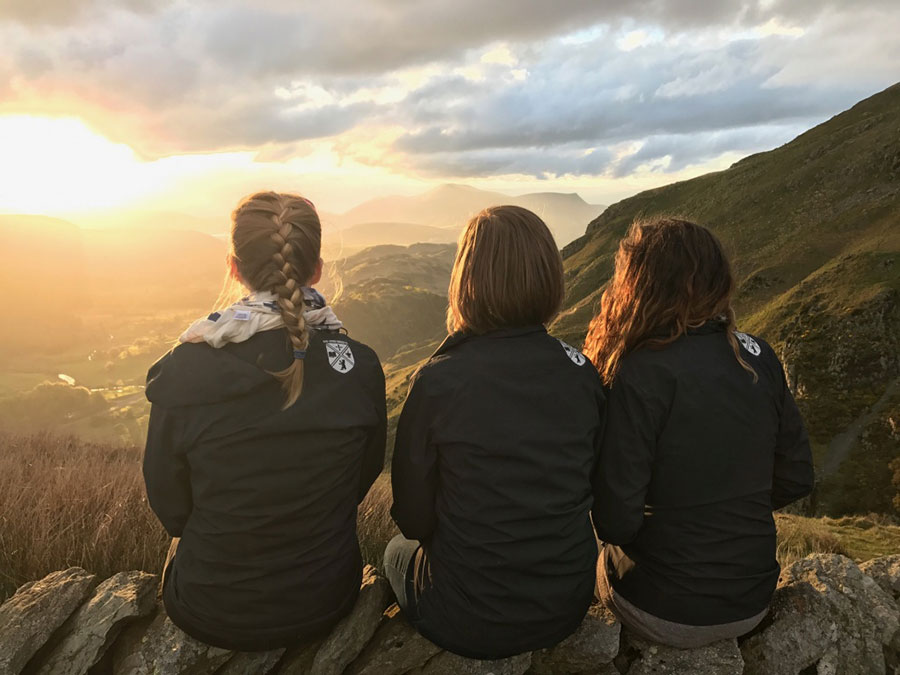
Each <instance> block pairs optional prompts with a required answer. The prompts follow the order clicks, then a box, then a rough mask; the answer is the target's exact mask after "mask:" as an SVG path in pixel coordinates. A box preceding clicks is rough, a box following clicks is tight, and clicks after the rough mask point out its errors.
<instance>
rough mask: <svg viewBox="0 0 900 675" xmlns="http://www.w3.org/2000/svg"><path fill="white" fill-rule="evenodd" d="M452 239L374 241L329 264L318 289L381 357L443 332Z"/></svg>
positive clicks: (349, 327) (431, 339)
mask: <svg viewBox="0 0 900 675" xmlns="http://www.w3.org/2000/svg"><path fill="white" fill-rule="evenodd" d="M455 253H456V247H455V246H454V245H452V244H415V245H413V246H408V247H403V246H375V247H372V248H369V249H366V250H364V251H362V252H360V253H357V254H355V255H352V256H350V257H348V258H344V259H342V260H339V261H337V262H334V263H330V264H329V265H328V266H327V267H326V269H325V275H324V278H323V281H322V283H320V284H319V288H320V290H321V291H322V292H323V293H325V296H326V297H327V298H329V300H330V301H331V302H332V304H333V305H334V308H335V311H336V312H337V314H338V316H339V317H340V318H341V321H342V322H343V323H344V326H345V327H346V328H347V330H348V331H349V332H350V335H351V337H353V338H355V339H358V340H361V341H362V342H365V343H367V344H368V345H369V346H371V347H372V348H373V349H374V350H375V351H376V352H377V353H378V355H379V357H380V358H381V359H382V360H383V361H387V360H388V359H390V358H392V356H393V355H394V354H395V353H396V352H398V351H400V350H408V349H409V348H410V347H411V346H413V345H418V344H420V343H423V342H425V343H432V342H434V341H435V340H438V339H440V338H441V337H443V335H444V317H445V316H446V312H447V284H448V281H449V277H450V268H451V266H452V265H453V258H454V256H455Z"/></svg>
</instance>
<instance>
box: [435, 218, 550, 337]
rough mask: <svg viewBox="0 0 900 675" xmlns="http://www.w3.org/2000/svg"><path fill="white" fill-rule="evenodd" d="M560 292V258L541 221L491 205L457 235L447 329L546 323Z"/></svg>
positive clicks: (476, 330)
mask: <svg viewBox="0 0 900 675" xmlns="http://www.w3.org/2000/svg"><path fill="white" fill-rule="evenodd" d="M564 293H565V284H564V282H563V267H562V258H561V257H560V255H559V250H558V249H557V248H556V243H555V242H554V241H553V235H552V234H550V230H549V229H548V228H547V226H546V225H545V224H544V221H543V220H541V219H540V218H539V217H538V216H537V215H535V214H534V213H532V212H531V211H529V210H528V209H523V208H522V207H519V206H493V207H490V208H487V209H485V210H484V211H482V212H481V213H479V214H478V215H477V216H475V217H474V218H472V219H471V220H470V221H469V223H468V225H466V228H465V229H464V230H463V233H462V235H460V238H459V246H458V248H457V252H456V262H455V263H454V264H453V272H452V273H451V277H450V289H449V293H448V294H449V299H450V307H449V309H448V310H447V330H448V331H450V332H451V333H452V332H454V331H466V332H470V333H486V332H488V331H491V330H496V329H498V328H505V327H510V326H528V325H534V324H547V323H549V322H550V320H551V319H553V317H554V316H556V314H557V312H558V311H559V307H560V305H561V304H562V301H563V294H564Z"/></svg>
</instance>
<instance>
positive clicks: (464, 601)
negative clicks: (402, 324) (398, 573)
mask: <svg viewBox="0 0 900 675" xmlns="http://www.w3.org/2000/svg"><path fill="white" fill-rule="evenodd" d="M576 362H577V363H576ZM602 411H603V391H602V387H601V383H600V378H599V376H598V375H597V372H596V371H595V370H594V368H593V367H592V366H591V364H590V362H587V361H586V360H585V358H584V357H583V356H582V355H581V354H580V353H579V352H577V351H576V350H574V349H572V348H571V347H568V345H564V344H562V343H561V342H560V341H559V340H556V339H555V338H552V337H550V336H549V335H548V334H547V333H546V331H545V330H544V328H543V327H541V326H537V327H531V328H523V329H513V330H504V331H497V332H493V333H489V334H487V335H482V336H465V335H461V334H454V335H452V336H450V337H449V338H447V340H445V342H444V344H443V345H441V347H440V348H439V349H438V351H437V352H436V353H435V354H434V356H432V358H431V359H430V360H429V361H428V363H426V364H425V365H424V366H423V367H422V368H421V369H420V370H419V371H418V373H417V374H416V375H415V377H414V379H413V382H412V384H411V387H410V391H409V397H408V399H407V401H406V405H405V407H404V409H403V413H402V414H401V416H400V421H399V425H398V428H397V440H396V445H395V449H394V457H393V469H392V481H393V492H394V504H393V508H392V510H391V514H392V515H393V517H394V520H396V522H397V525H398V526H399V527H400V530H401V531H402V532H403V534H404V535H405V536H406V537H409V538H412V539H419V540H421V541H422V542H423V547H424V549H425V558H426V560H425V567H426V569H427V571H426V573H425V574H423V575H422V578H418V579H417V580H416V583H417V587H418V588H417V591H418V593H417V594H418V596H419V597H418V613H419V621H418V623H417V628H418V629H419V630H420V631H421V632H422V634H423V635H425V636H426V637H428V638H430V639H431V640H432V641H434V642H436V643H437V644H439V645H441V646H442V647H445V648H447V649H450V650H451V651H454V652H456V653H459V654H462V655H464V656H470V657H476V658H499V657H503V656H509V655H511V654H516V653H520V652H524V651H528V650H532V649H538V648H542V647H547V646H550V645H552V644H555V643H556V642H558V641H559V640H561V639H562V638H564V637H566V636H567V635H568V634H569V633H571V632H572V631H574V630H575V628H577V627H578V625H579V624H580V622H581V620H582V619H583V618H584V615H585V612H586V611H587V608H588V606H589V604H590V602H591V597H592V595H593V589H594V578H595V573H594V567H595V564H596V560H597V543H596V540H595V538H594V533H593V531H592V529H591V524H590V518H589V513H590V508H591V502H592V491H591V474H592V471H593V467H594V464H595V463H596V457H597V443H598V442H599V435H600V431H601V423H602V415H603V412H602Z"/></svg>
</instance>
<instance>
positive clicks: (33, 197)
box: [0, 115, 155, 214]
mask: <svg viewBox="0 0 900 675" xmlns="http://www.w3.org/2000/svg"><path fill="white" fill-rule="evenodd" d="M0 148H2V154H0V176H2V180H0V212H3V211H5V212H8V213H9V212H19V213H49V214H52V213H59V212H63V211H71V210H81V209H90V208H109V207H115V206H119V205H122V204H125V203H128V202H131V201H132V200H134V199H135V198H137V197H138V196H141V195H143V194H146V193H147V192H149V191H151V190H153V189H154V187H155V186H154V185H152V184H151V185H148V184H147V182H146V181H142V180H137V178H138V175H137V174H138V173H139V172H140V167H141V161H140V159H139V158H138V157H137V156H136V155H135V153H134V151H133V150H132V149H131V148H130V147H128V146H127V145H124V144H120V143H113V142H112V141H110V140H108V139H106V138H104V137H103V136H101V135H100V134H98V133H96V132H94V131H92V130H91V129H90V128H89V127H88V126H87V125H85V124H84V123H83V122H82V121H80V120H78V119H74V118H49V117H32V116H25V115H15V116H0Z"/></svg>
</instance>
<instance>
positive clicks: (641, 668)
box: [628, 640, 744, 675]
mask: <svg viewBox="0 0 900 675" xmlns="http://www.w3.org/2000/svg"><path fill="white" fill-rule="evenodd" d="M634 644H635V646H637V647H638V650H639V656H638V657H637V658H636V659H635V660H634V661H632V663H631V665H630V667H629V668H628V675H651V674H652V675H657V674H661V673H666V674H673V675H674V674H682V673H683V674H684V675H741V673H742V672H743V670H744V660H743V659H742V658H741V650H740V649H739V648H738V645H737V641H736V640H720V641H719V642H713V643H712V644H709V645H706V646H705V647H698V648H696V649H675V648H674V647H667V646H665V645H650V644H647V643H641V642H639V641H634Z"/></svg>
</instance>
